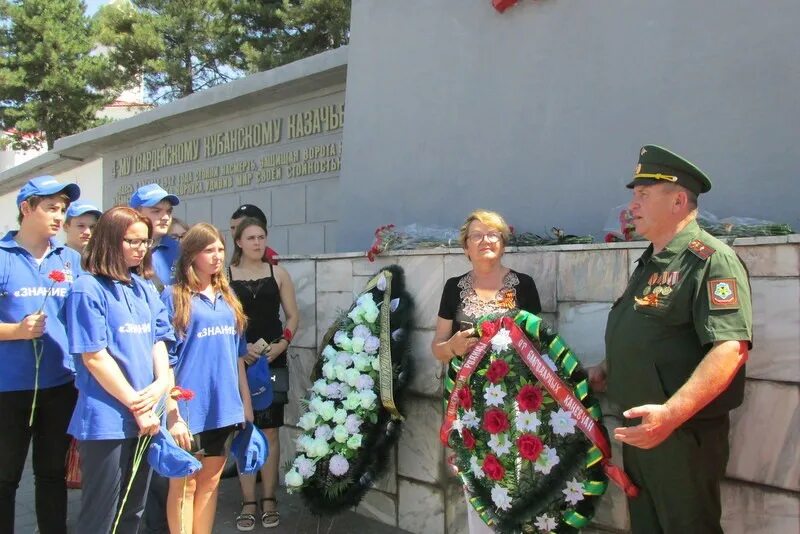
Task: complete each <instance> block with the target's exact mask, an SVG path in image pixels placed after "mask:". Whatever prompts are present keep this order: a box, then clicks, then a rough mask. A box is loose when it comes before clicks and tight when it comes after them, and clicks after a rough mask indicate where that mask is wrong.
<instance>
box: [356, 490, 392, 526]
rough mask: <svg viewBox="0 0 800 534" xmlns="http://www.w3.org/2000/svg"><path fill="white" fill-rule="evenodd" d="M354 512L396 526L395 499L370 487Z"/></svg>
mask: <svg viewBox="0 0 800 534" xmlns="http://www.w3.org/2000/svg"><path fill="white" fill-rule="evenodd" d="M356 513H358V514H360V515H363V516H364V517H369V518H371V519H375V520H377V521H380V522H381V523H384V524H386V525H391V526H393V527H396V526H397V499H396V497H394V496H392V495H387V494H386V493H383V492H380V491H377V490H374V489H371V490H368V491H367V493H366V494H365V495H364V498H363V499H361V502H360V503H358V506H357V507H356Z"/></svg>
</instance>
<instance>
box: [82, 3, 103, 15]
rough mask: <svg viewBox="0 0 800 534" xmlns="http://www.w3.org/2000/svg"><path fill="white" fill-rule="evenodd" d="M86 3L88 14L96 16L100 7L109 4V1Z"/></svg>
mask: <svg viewBox="0 0 800 534" xmlns="http://www.w3.org/2000/svg"><path fill="white" fill-rule="evenodd" d="M85 1H86V14H87V15H94V13H95V12H96V11H97V10H98V9H100V6H102V5H103V4H107V3H108V0H85Z"/></svg>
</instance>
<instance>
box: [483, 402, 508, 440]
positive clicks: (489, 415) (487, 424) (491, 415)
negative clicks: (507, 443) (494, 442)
mask: <svg viewBox="0 0 800 534" xmlns="http://www.w3.org/2000/svg"><path fill="white" fill-rule="evenodd" d="M483 429H484V430H485V431H487V432H488V433H489V434H499V433H500V432H505V431H506V430H508V416H507V415H506V412H504V411H503V410H501V409H500V408H491V409H489V410H486V413H484V414H483Z"/></svg>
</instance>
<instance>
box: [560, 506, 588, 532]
mask: <svg viewBox="0 0 800 534" xmlns="http://www.w3.org/2000/svg"><path fill="white" fill-rule="evenodd" d="M561 518H562V519H563V520H564V523H566V524H568V525H569V526H571V527H574V528H577V529H581V528H583V527H585V526H586V525H588V524H589V518H588V517H586V516H583V515H581V514H579V513H578V512H576V511H575V510H567V511H566V512H564V514H563V515H562V516H561Z"/></svg>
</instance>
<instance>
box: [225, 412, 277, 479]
mask: <svg viewBox="0 0 800 534" xmlns="http://www.w3.org/2000/svg"><path fill="white" fill-rule="evenodd" d="M231 454H233V457H234V458H235V459H236V465H237V467H238V468H239V472H240V473H241V474H243V475H253V474H255V473H257V472H258V470H259V469H261V467H262V466H263V465H264V462H266V461H267V457H268V456H269V444H268V443H267V438H266V437H264V434H262V433H261V431H260V430H259V429H258V428H256V427H255V425H253V423H245V427H244V430H242V431H240V432H239V433H238V434H236V437H235V438H233V444H232V445H231Z"/></svg>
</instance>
